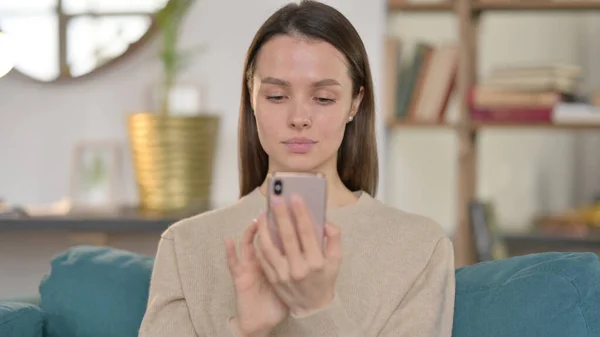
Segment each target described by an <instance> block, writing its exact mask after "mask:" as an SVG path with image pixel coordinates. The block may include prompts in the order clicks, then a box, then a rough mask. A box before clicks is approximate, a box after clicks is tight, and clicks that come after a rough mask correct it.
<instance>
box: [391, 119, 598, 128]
mask: <svg viewBox="0 0 600 337" xmlns="http://www.w3.org/2000/svg"><path fill="white" fill-rule="evenodd" d="M472 126H473V129H474V130H477V129H492V128H504V129H509V128H512V129H527V128H529V129H556V130H600V125H596V124H553V123H519V122H498V123H494V122H473V123H472ZM387 127H388V128H390V129H423V128H432V129H436V128H437V129H456V128H457V127H458V126H457V125H452V124H447V123H423V122H415V121H396V122H390V123H388V124H387Z"/></svg>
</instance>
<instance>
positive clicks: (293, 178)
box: [267, 172, 327, 253]
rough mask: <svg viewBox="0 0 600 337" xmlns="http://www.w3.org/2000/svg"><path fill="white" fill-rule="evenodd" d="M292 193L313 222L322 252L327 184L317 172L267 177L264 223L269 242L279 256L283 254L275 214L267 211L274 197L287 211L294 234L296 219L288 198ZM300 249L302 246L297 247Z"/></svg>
mask: <svg viewBox="0 0 600 337" xmlns="http://www.w3.org/2000/svg"><path fill="white" fill-rule="evenodd" d="M294 194H295V195H298V196H300V197H301V198H303V199H304V202H305V204H306V207H307V209H308V212H309V214H310V216H311V217H312V220H313V228H314V231H315V236H316V238H317V241H318V243H319V246H320V247H321V250H322V249H323V248H324V237H325V221H326V210H327V181H326V179H325V177H324V176H323V175H322V174H318V173H316V174H315V173H289V172H275V173H273V174H272V175H271V180H270V181H269V189H268V192H267V221H268V225H269V231H270V233H271V238H272V240H273V243H274V244H275V246H276V247H277V248H279V250H280V251H281V252H282V253H283V252H284V249H283V245H282V243H281V240H280V238H279V231H278V229H277V222H276V220H275V215H274V214H273V212H272V209H271V199H272V198H273V197H274V196H278V197H281V198H282V199H283V200H284V202H285V203H286V205H287V206H288V209H289V212H290V219H291V220H292V223H293V226H294V228H296V233H298V232H297V223H296V219H295V218H294V215H293V213H292V210H291V208H290V206H291V203H290V197H291V196H292V195H294ZM298 239H299V237H298ZM300 247H302V245H301V244H300Z"/></svg>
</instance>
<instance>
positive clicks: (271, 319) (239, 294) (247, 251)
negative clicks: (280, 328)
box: [226, 216, 289, 337]
mask: <svg viewBox="0 0 600 337" xmlns="http://www.w3.org/2000/svg"><path fill="white" fill-rule="evenodd" d="M262 218H264V216H261V217H260V218H259V219H262ZM259 221H263V220H255V221H254V222H253V223H252V224H251V225H250V226H249V227H248V228H247V229H246V231H245V232H244V235H243V237H242V239H241V241H240V250H241V256H240V258H238V255H237V252H236V247H235V243H234V242H233V240H232V239H230V238H227V240H226V248H227V265H228V266H229V271H230V273H231V276H232V278H233V282H234V286H235V294H236V305H237V315H236V317H235V318H233V319H232V321H231V322H230V324H232V328H233V329H234V330H235V331H236V332H237V334H238V335H240V337H254V336H267V335H268V334H269V332H270V331H271V329H273V328H274V327H275V326H276V325H277V324H278V323H279V322H281V321H282V320H283V319H284V318H285V317H287V316H288V313H289V309H288V308H287V307H286V305H285V304H284V303H283V302H282V301H281V300H280V299H279V297H278V296H277V294H276V293H275V292H274V289H273V287H272V286H271V284H270V283H269V281H268V280H267V279H266V277H265V275H264V273H263V271H262V268H261V266H260V263H259V262H258V260H257V257H256V252H255V249H254V236H255V234H256V232H257V230H258V222H259Z"/></svg>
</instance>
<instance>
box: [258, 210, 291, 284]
mask: <svg viewBox="0 0 600 337" xmlns="http://www.w3.org/2000/svg"><path fill="white" fill-rule="evenodd" d="M258 247H259V250H260V252H261V254H262V256H263V259H264V261H265V262H266V263H267V264H268V265H270V266H271V267H272V268H273V270H275V272H276V274H277V276H278V277H279V278H280V279H286V278H287V273H288V263H287V261H286V259H285V257H284V256H283V255H282V254H281V252H280V251H279V249H278V248H277V247H275V245H274V244H273V241H272V240H271V238H270V233H269V229H268V227H267V222H266V221H262V222H260V223H259V224H258Z"/></svg>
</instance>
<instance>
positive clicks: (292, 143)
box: [283, 137, 317, 153]
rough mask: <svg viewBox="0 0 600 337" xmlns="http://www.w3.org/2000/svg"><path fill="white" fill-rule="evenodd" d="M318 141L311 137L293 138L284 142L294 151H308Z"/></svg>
mask: <svg viewBox="0 0 600 337" xmlns="http://www.w3.org/2000/svg"><path fill="white" fill-rule="evenodd" d="M316 143H317V142H316V141H314V140H312V139H309V138H304V137H302V138H292V139H288V140H287V141H285V142H283V144H284V145H285V146H286V147H287V148H288V150H289V151H290V152H292V153H307V152H308V151H310V149H312V147H313V146H314V145H315V144H316Z"/></svg>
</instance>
